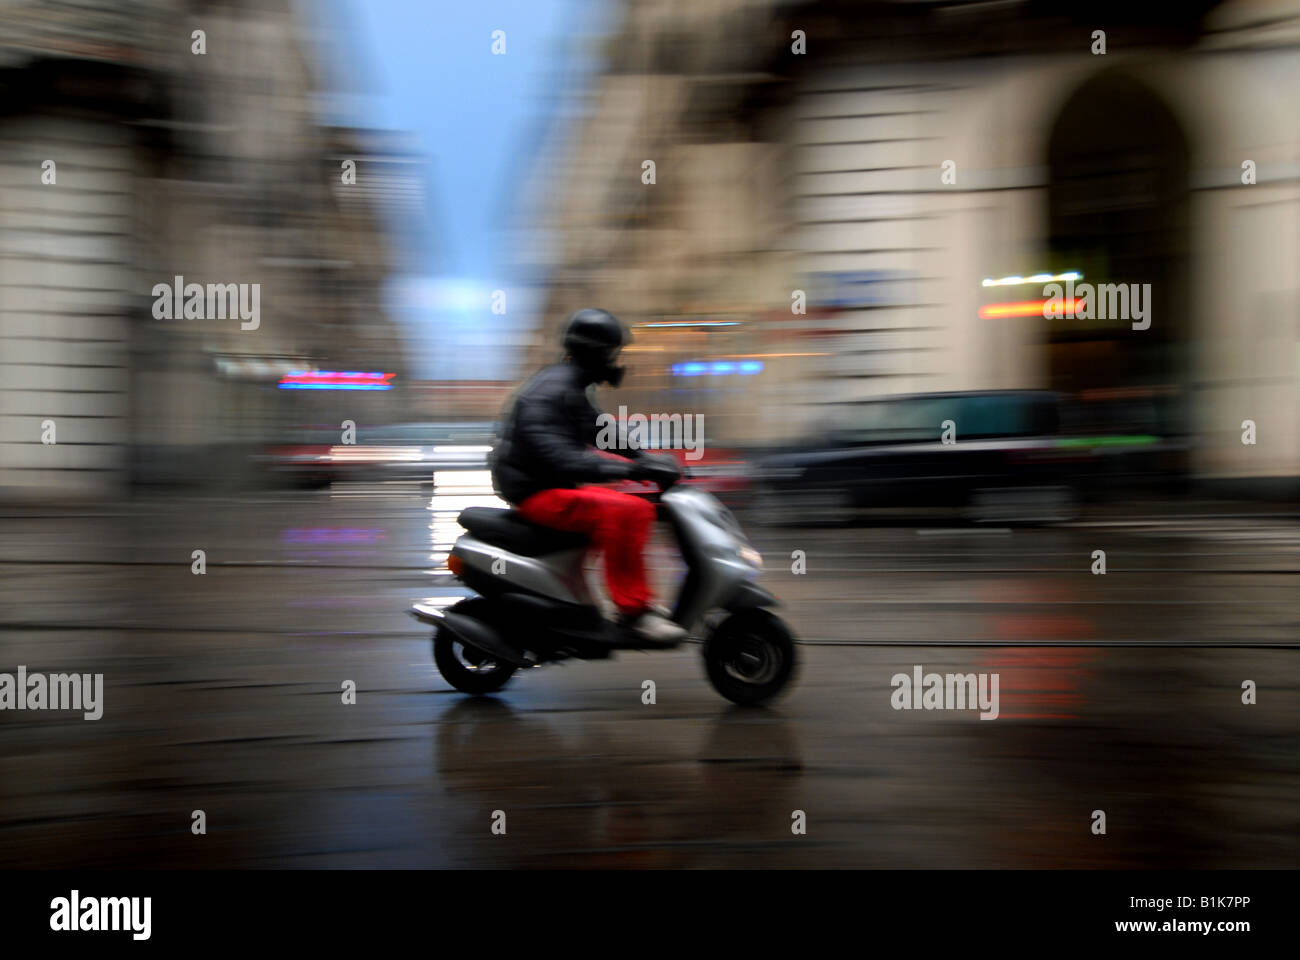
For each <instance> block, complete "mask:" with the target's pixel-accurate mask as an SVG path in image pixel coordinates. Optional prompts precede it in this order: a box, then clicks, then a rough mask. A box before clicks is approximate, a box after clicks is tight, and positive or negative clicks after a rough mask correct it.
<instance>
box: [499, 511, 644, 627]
mask: <svg viewBox="0 0 1300 960" xmlns="http://www.w3.org/2000/svg"><path fill="white" fill-rule="evenodd" d="M516 509H518V511H519V512H520V513H521V514H523V516H524V519H526V520H531V521H532V522H533V523H538V524H541V525H542V526H544V527H551V528H553V529H555V530H564V531H567V532H569V533H585V534H586V535H587V536H589V537H591V543H592V546H593V547H594V548H595V549H596V550H599V551H600V552H601V553H603V554H604V556H605V582H606V583H607V584H608V585H609V596H610V599H611V600H613V601H614V605H615V606H616V607H618V609H619V611H620V612H621V613H628V614H637V613H641V612H642V611H644V610H645V609H646V607H647V606H648V605H649V603H650V587H649V585H648V584H647V583H646V575H645V558H644V557H643V553H644V552H645V545H646V540H648V539H649V537H650V524H651V523H653V522H654V518H655V507H654V504H652V503H651V502H650V501H649V500H646V499H645V498H643V497H634V496H632V494H630V493H618V492H617V491H614V490H610V489H609V488H607V487H579V488H578V489H576V490H542V491H541V492H539V493H535V494H533V495H532V496H531V497H529V498H528V499H527V500H525V501H524V502H523V503H521V504H519V506H518V507H517V508H516Z"/></svg>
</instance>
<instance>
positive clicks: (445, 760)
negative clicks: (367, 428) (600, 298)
mask: <svg viewBox="0 0 1300 960" xmlns="http://www.w3.org/2000/svg"><path fill="white" fill-rule="evenodd" d="M465 493H466V496H463V497H462V496H460V495H459V494H457V493H456V492H452V493H450V494H447V495H445V496H442V497H439V498H435V500H434V501H433V502H432V507H433V508H434V509H431V503H430V501H429V499H428V498H427V497H424V498H421V497H420V496H419V494H418V491H413V490H410V489H407V488H396V489H394V490H391V491H390V490H388V489H387V488H379V487H367V486H365V485H358V486H355V487H350V488H343V489H336V490H335V491H333V492H322V493H283V494H268V495H263V496H257V497H251V498H247V499H245V500H239V501H237V500H230V499H193V500H187V499H168V500H155V501H136V502H132V503H129V504H122V505H118V506H115V507H109V508H102V509H94V510H85V511H78V510H75V509H62V510H51V509H47V510H41V509H17V508H14V509H10V510H6V511H4V514H5V516H4V520H3V523H0V649H2V650H3V657H0V672H10V673H12V672H14V671H16V668H17V667H18V665H20V664H21V665H24V666H26V667H27V670H28V671H29V673H30V672H36V671H43V672H62V671H75V672H96V673H103V674H104V676H105V707H104V716H103V718H102V719H100V720H98V721H86V720H82V719H80V718H79V714H70V713H56V712H44V713H41V712H30V711H24V712H15V711H3V712H0V867H4V868H12V867H110V866H118V867H120V866H138V867H168V868H172V867H179V868H187V867H210V868H247V867H404V868H405V867H544V866H561V867H721V866H738V867H885V868H897V867H904V868H906V867H1139V868H1140V867H1172V868H1180V867H1209V868H1219V867H1296V866H1297V865H1300V697H1298V696H1297V688H1298V687H1300V650H1297V649H1296V648H1295V644H1296V642H1297V638H1300V630H1298V627H1300V595H1298V594H1297V590H1296V586H1297V584H1298V583H1300V522H1297V520H1296V519H1295V518H1293V517H1281V516H1269V515H1266V514H1263V513H1256V514H1253V515H1250V516H1246V517H1228V516H1222V515H1221V512H1220V513H1219V514H1215V513H1214V512H1213V511H1210V514H1209V515H1206V516H1187V515H1177V514H1175V513H1172V512H1169V511H1164V512H1162V513H1161V514H1160V515H1159V516H1157V517H1156V518H1155V519H1144V515H1143V514H1142V513H1141V511H1137V512H1133V511H1130V512H1129V513H1127V514H1123V515H1119V516H1115V515H1107V516H1105V517H1101V518H1100V519H1097V518H1091V519H1090V518H1085V519H1084V521H1083V522H1082V523H1080V524H1076V525H1071V526H1066V527H1056V528H1043V529H1000V528H992V529H984V528H973V527H963V526H960V525H956V524H954V523H947V524H945V523H944V522H942V521H940V522H937V523H936V522H928V523H925V524H918V523H915V522H911V523H907V522H900V521H893V522H890V523H889V524H888V525H885V526H881V525H873V526H858V527H853V528H846V529H831V530H819V529H812V528H796V529H771V528H760V527H757V526H754V525H752V524H751V525H748V530H749V532H750V533H751V535H752V537H753V539H754V541H755V545H756V546H757V547H758V548H759V549H760V550H761V552H762V553H763V555H764V558H765V560H766V562H767V565H768V572H767V574H766V576H765V583H766V585H767V586H768V587H769V588H770V589H772V590H773V591H774V592H775V593H776V594H777V595H778V596H780V597H781V598H782V600H784V601H785V602H786V606H785V608H784V610H783V614H784V615H785V616H786V617H787V618H788V620H789V622H790V623H791V624H792V626H793V627H794V629H795V632H796V634H797V635H799V636H800V637H801V639H803V640H804V641H806V643H805V645H804V646H802V647H801V651H800V652H801V656H802V669H801V673H800V675H799V677H798V678H797V680H796V684H795V686H794V687H793V688H792V690H791V692H790V693H789V695H788V696H786V697H785V698H784V699H782V700H780V701H779V702H778V703H776V704H775V705H774V706H772V707H770V708H768V709H765V710H742V709H739V708H734V707H731V706H730V705H729V704H727V703H726V702H725V701H723V700H722V699H721V698H720V697H718V696H717V695H716V694H715V693H714V692H713V690H712V688H711V687H710V686H709V685H708V682H707V680H706V679H705V677H704V674H703V669H702V666H701V663H700V661H699V647H698V646H696V645H689V646H687V647H685V648H683V649H682V650H680V651H674V652H669V653H661V654H654V655H649V654H639V653H627V654H621V655H619V657H618V658H617V659H616V660H614V661H611V662H604V663H577V664H571V665H566V666H550V667H545V668H542V669H538V670H532V671H526V672H524V673H521V674H519V675H517V676H516V677H515V678H514V679H513V680H512V681H511V683H510V685H509V686H508V687H507V688H506V689H505V691H504V692H503V693H502V694H501V695H499V696H497V697H494V698H488V699H484V700H473V699H470V698H466V697H464V696H463V695H461V694H458V693H456V692H454V691H452V690H451V689H450V688H449V687H448V686H447V684H446V683H445V682H443V680H442V678H441V677H440V676H439V675H438V674H437V672H436V670H435V669H434V667H433V665H432V662H431V658H430V649H429V636H428V631H427V629H426V628H424V627H422V626H421V625H419V624H418V623H416V622H415V621H414V620H411V619H410V618H409V617H407V616H406V614H405V612H404V611H405V609H406V607H407V606H408V605H409V604H410V602H412V601H413V600H417V599H422V598H426V597H434V596H445V595H448V594H451V593H456V592H458V585H457V584H456V583H455V581H454V580H452V579H451V578H450V577H448V576H447V575H446V573H445V569H442V570H441V572H440V569H439V568H440V566H441V561H442V558H443V556H444V555H445V550H446V548H447V545H448V543H449V541H450V539H451V538H453V537H454V535H455V533H456V529H457V528H456V526H455V524H454V515H455V511H456V510H457V509H459V507H460V506H462V505H464V503H465V502H469V501H470V500H472V499H473V494H472V491H469V492H465ZM743 519H744V517H743V516H742V520H743ZM196 549H201V550H204V551H205V552H206V562H207V572H206V573H205V574H203V575H195V574H194V573H192V572H191V564H192V560H191V555H192V551H194V550H196ZM1098 549H1101V550H1105V551H1106V561H1107V573H1106V574H1105V575H1104V576H1096V575H1094V574H1092V573H1091V572H1090V568H1091V567H1092V565H1093V562H1094V561H1093V559H1092V552H1093V551H1094V550H1098ZM796 550H801V551H803V552H804V555H805V558H806V570H807V572H806V573H804V574H795V573H792V572H791V563H792V560H791V555H792V553H793V551H796ZM654 560H655V569H656V577H657V580H658V582H659V584H660V588H661V590H665V591H666V590H668V589H670V588H671V585H672V584H673V582H674V581H675V577H676V576H677V575H678V572H679V571H678V570H677V568H676V566H675V562H674V560H673V557H672V554H671V552H670V550H669V548H668V544H667V542H666V541H664V540H660V541H659V542H657V543H656V546H655V557H654ZM1079 644H1087V645H1090V646H1079ZM1138 644H1142V645H1138ZM916 665H920V666H922V667H923V668H924V670H925V671H926V672H930V671H932V670H933V671H935V672H943V673H946V672H963V673H965V672H989V673H992V672H996V673H997V674H998V675H999V677H1000V712H1001V715H1000V716H999V717H998V719H996V720H993V721H981V720H980V719H978V717H977V715H976V714H975V713H973V712H969V711H966V712H957V711H911V710H908V711H899V710H894V709H892V708H891V706H890V695H891V693H892V690H891V687H890V678H891V677H892V676H893V675H894V674H896V673H899V672H904V673H911V671H912V669H913V667H914V666H916ZM348 680H351V681H354V682H355V684H356V688H357V696H356V703H355V704H344V703H343V702H342V699H343V698H342V690H341V688H342V685H343V683H344V681H348ZM644 680H654V681H655V683H656V685H657V703H655V704H654V705H646V704H643V703H642V701H641V691H642V686H641V685H642V682H643V681H644ZM1245 680H1252V681H1255V682H1256V683H1257V684H1258V703H1257V704H1255V705H1251V706H1247V705H1243V704H1242V702H1241V685H1242V682H1243V681H1245ZM195 810H203V811H204V813H205V814H206V819H207V833H206V835H202V836H196V835H194V834H193V833H192V832H191V814H192V811H195ZM796 810H802V811H804V813H805V815H806V820H807V832H806V834H805V835H794V834H792V832H791V822H792V812H793V811H796ZM1094 810H1104V811H1105V815H1106V834H1105V835H1104V836H1099V835H1094V834H1093V832H1092V830H1091V826H1092V823H1093V820H1092V812H1093V811H1094ZM494 811H504V814H505V820H506V833H505V835H494V834H493V833H492V832H491V826H492V823H493V812H494Z"/></svg>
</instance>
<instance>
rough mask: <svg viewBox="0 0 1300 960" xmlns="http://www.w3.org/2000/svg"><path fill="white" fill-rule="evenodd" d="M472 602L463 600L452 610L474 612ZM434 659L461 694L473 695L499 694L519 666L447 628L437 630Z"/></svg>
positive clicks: (443, 674)
mask: <svg viewBox="0 0 1300 960" xmlns="http://www.w3.org/2000/svg"><path fill="white" fill-rule="evenodd" d="M471 602H472V601H462V602H461V603H458V604H456V606H455V607H453V608H452V609H453V610H457V612H459V613H465V614H469V613H471V611H470V610H467V609H465V607H466V606H468V605H469V603H471ZM458 608H459V609H458ZM433 662H434V663H435V664H436V665H437V667H438V672H439V673H441V674H442V678H443V679H444V680H446V681H447V682H448V683H450V684H451V685H452V686H453V687H455V688H456V689H457V690H459V691H460V692H461V693H473V694H482V693H495V692H496V691H497V690H500V689H501V688H502V687H504V686H505V685H506V683H507V682H509V680H510V678H511V677H512V676H514V673H515V670H516V669H518V668H517V667H515V665H514V664H512V663H502V662H501V661H500V660H496V659H493V657H492V656H491V655H489V654H487V653H484V652H483V651H482V650H478V649H475V648H474V647H471V646H467V645H466V644H464V643H462V642H461V640H460V639H459V638H458V637H456V636H455V635H454V634H453V633H452V632H451V631H450V630H447V629H445V628H444V627H439V628H438V629H437V630H435V631H434V633H433Z"/></svg>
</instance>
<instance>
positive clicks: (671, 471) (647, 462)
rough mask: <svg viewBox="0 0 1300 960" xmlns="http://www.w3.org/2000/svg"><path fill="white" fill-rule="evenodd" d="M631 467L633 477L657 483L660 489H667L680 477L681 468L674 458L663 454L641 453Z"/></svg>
mask: <svg viewBox="0 0 1300 960" xmlns="http://www.w3.org/2000/svg"><path fill="white" fill-rule="evenodd" d="M632 469H633V477H634V478H635V479H637V480H649V481H650V482H651V483H657V484H659V487H660V489H662V490H667V489H668V488H669V487H671V486H672V485H673V484H674V483H676V482H677V481H678V480H680V479H681V478H682V468H681V467H680V466H679V465H678V463H677V461H676V460H675V459H673V458H672V457H670V456H667V455H665V454H655V453H647V454H643V455H642V456H640V457H638V458H637V460H636V463H635V464H634V465H633V468H632Z"/></svg>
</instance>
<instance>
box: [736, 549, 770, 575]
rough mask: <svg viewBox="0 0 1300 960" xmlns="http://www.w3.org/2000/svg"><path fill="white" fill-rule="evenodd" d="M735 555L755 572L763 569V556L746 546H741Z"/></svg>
mask: <svg viewBox="0 0 1300 960" xmlns="http://www.w3.org/2000/svg"><path fill="white" fill-rule="evenodd" d="M736 554H737V556H739V557H740V559H741V560H744V561H745V562H746V563H747V564H749V565H750V566H751V567H753V568H755V569H756V570H762V569H763V555H762V554H761V553H759V552H758V551H757V550H755V549H754V548H753V547H751V546H749V545H748V544H741V545H740V547H739V548H738V549H737V550H736Z"/></svg>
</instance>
